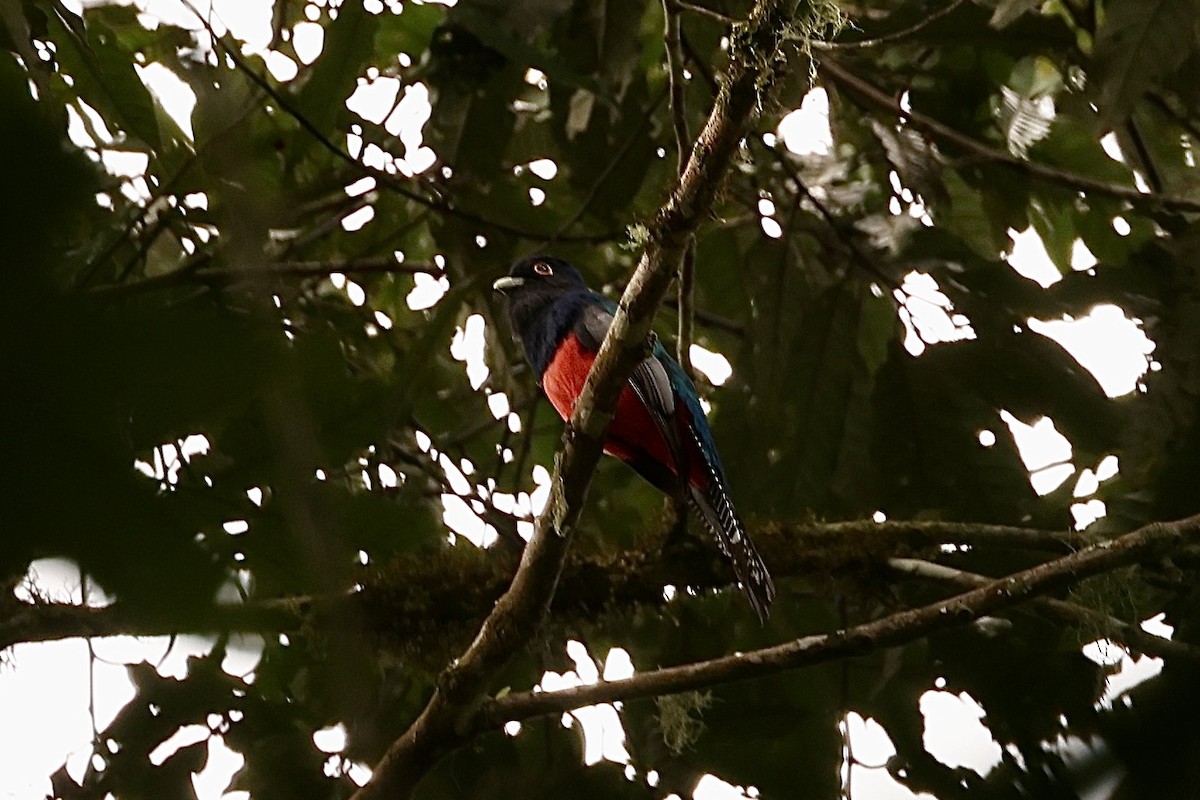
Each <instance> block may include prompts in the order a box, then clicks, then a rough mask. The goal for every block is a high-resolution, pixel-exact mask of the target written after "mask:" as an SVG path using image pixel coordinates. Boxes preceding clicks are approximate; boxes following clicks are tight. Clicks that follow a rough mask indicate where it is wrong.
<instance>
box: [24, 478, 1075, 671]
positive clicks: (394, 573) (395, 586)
mask: <svg viewBox="0 0 1200 800" xmlns="http://www.w3.org/2000/svg"><path fill="white" fill-rule="evenodd" d="M438 491H439V493H442V492H443V491H444V490H442V489H439V490H438ZM495 513H496V514H497V515H499V514H500V513H501V512H498V511H497V512H495ZM489 521H490V522H492V524H494V525H496V527H497V528H501V527H502V522H501V520H499V519H490V518H489ZM749 532H750V534H751V536H752V538H753V539H754V541H755V542H757V543H758V545H759V548H760V549H761V550H762V552H763V555H764V557H765V558H766V559H767V560H768V561H769V562H770V563H771V567H772V571H773V572H774V573H775V574H776V576H777V577H780V578H782V577H788V578H792V579H819V580H828V579H829V578H831V577H832V578H833V579H835V580H839V581H841V580H846V581H850V582H853V581H854V580H856V579H858V578H861V576H874V575H875V574H876V573H875V572H874V567H876V566H877V565H882V564H885V563H887V562H888V560H889V559H895V558H897V557H909V556H914V555H923V554H928V555H933V551H936V548H938V547H940V546H942V545H947V544H953V545H966V546H971V547H976V548H979V547H993V548H996V547H999V548H1007V549H1010V550H1011V549H1017V550H1027V551H1030V552H1032V553H1037V552H1050V553H1070V552H1074V551H1075V550H1078V549H1080V548H1082V547H1085V546H1087V545H1088V544H1095V543H1096V540H1095V539H1094V538H1093V537H1088V536H1085V535H1083V534H1072V533H1068V532H1062V533H1059V532H1056V531H1040V530H1034V529H1026V528H1010V527H1007V526H1001V525H978V524H972V523H949V522H884V523H876V522H873V521H871V520H855V521H851V522H836V523H823V524H803V525H783V524H778V523H765V524H757V525H755V524H752V525H751V526H750V529H749ZM475 556H477V557H475ZM511 577H512V560H511V559H507V558H500V557H496V555H495V554H494V553H482V552H478V551H473V550H466V551H461V550H449V551H444V552H439V553H436V554H423V555H422V556H420V557H408V558H401V559H397V560H396V561H394V562H392V563H391V564H389V565H387V566H385V567H383V569H382V571H380V572H379V573H377V574H376V575H374V576H373V577H367V578H363V579H362V580H361V581H360V582H361V583H362V584H363V585H364V588H363V590H362V591H361V592H356V593H354V594H350V595H337V596H329V597H287V598H278V599H270V600H258V601H252V602H249V603H238V604H229V605H217V606H213V607H210V608H206V609H202V610H200V611H199V612H197V615H196V616H195V617H194V618H191V619H188V618H180V617H173V618H171V619H169V620H167V619H153V620H147V619H143V618H142V617H141V616H139V615H137V614H134V613H130V612H129V611H128V610H127V609H126V608H125V607H123V606H121V605H120V604H119V603H117V604H113V605H109V606H104V607H89V606H81V605H74V604H69V603H40V602H39V603H24V602H19V601H16V600H15V599H13V600H7V601H4V602H0V650H3V649H5V648H6V647H10V646H12V645H14V644H19V643H23V642H45V641H55V640H60V639H71V638H83V637H104V636H121V635H127V636H162V635H170V634H178V633H212V632H225V631H228V632H242V633H289V632H292V631H296V630H300V629H303V628H305V627H310V628H311V627H320V623H319V620H318V618H319V617H320V615H321V613H322V612H323V611H324V610H326V609H330V608H332V607H333V606H334V605H336V604H338V603H343V604H352V605H356V606H359V608H357V609H355V613H356V614H359V615H360V616H361V617H362V618H363V619H364V620H365V627H366V629H367V630H368V631H370V632H372V633H375V634H377V635H379V636H381V637H385V638H388V639H391V640H406V639H410V638H413V637H417V636H420V635H422V633H423V632H425V631H427V630H428V629H429V626H430V625H433V626H436V627H439V628H442V629H446V628H453V627H455V626H459V627H462V626H467V625H474V624H476V623H477V622H478V620H480V619H482V618H483V617H484V616H485V615H486V614H487V611H488V609H491V608H492V607H494V605H495V603H496V600H497V599H499V597H500V596H501V595H502V594H503V593H504V590H505V589H506V588H507V586H508V584H509V582H510V580H511ZM730 578H731V575H730V574H729V572H728V571H727V570H725V569H723V568H722V567H721V565H720V564H719V563H718V562H717V561H716V559H715V558H713V554H712V553H711V552H708V551H705V550H693V551H688V552H686V553H680V552H676V551H664V550H663V549H662V548H660V547H652V546H649V547H648V546H642V547H638V548H635V549H632V550H628V551H624V552H620V553H616V554H612V555H610V556H591V555H589V556H575V557H571V558H569V559H568V560H567V562H566V564H565V565H564V567H563V570H562V577H561V579H560V583H561V585H562V589H560V590H559V591H558V592H557V593H556V594H555V597H554V602H553V611H554V613H555V615H556V616H558V617H562V618H571V617H578V616H584V617H587V618H594V617H595V615H596V610H597V609H612V608H618V609H619V608H631V607H634V606H637V605H644V604H655V603H662V602H664V601H663V596H662V589H663V586H665V585H667V584H672V585H675V586H688V587H694V588H701V589H719V588H723V587H728V586H729V585H730ZM414 587H416V588H415V590H414Z"/></svg>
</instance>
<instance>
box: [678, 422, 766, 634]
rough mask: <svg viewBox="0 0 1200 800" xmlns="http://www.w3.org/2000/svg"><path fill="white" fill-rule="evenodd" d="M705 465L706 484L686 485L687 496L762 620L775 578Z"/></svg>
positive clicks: (720, 482) (715, 476) (721, 485)
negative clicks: (697, 485) (704, 486)
mask: <svg viewBox="0 0 1200 800" xmlns="http://www.w3.org/2000/svg"><path fill="white" fill-rule="evenodd" d="M697 443H698V444H699V442H697ZM705 466H706V467H708V469H707V470H706V471H707V472H708V487H707V488H705V489H699V488H697V487H695V486H691V485H689V486H688V487H687V488H688V500H690V501H691V503H692V507H693V508H695V509H696V513H697V514H698V515H699V516H700V519H701V520H703V521H704V525H705V527H707V528H708V530H709V532H710V533H712V535H713V538H715V539H716V540H717V547H719V548H720V549H721V552H722V553H723V554H725V556H727V557H728V558H729V560H730V562H732V564H733V572H734V574H735V575H737V579H738V585H739V586H740V587H741V590H742V593H743V594H745V595H746V599H747V600H749V601H750V606H751V607H752V608H753V609H754V613H755V614H757V615H758V620H759V622H766V619H767V614H768V613H770V610H771V601H772V600H774V599H775V582H774V581H772V580H771V573H770V572H768V571H767V565H766V564H765V563H763V560H762V556H760V555H759V554H758V548H756V547H755V546H754V542H752V541H750V537H749V536H747V535H746V528H745V527H744V526H743V525H742V520H741V518H740V517H739V516H738V514H737V511H735V510H734V508H733V501H731V500H730V499H729V493H728V492H727V491H726V490H725V482H724V481H723V480H722V479H721V476H720V475H719V474H718V473H717V471H716V470H715V469H713V468H712V465H711V464H707V463H706V464H705Z"/></svg>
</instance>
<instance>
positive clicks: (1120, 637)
mask: <svg viewBox="0 0 1200 800" xmlns="http://www.w3.org/2000/svg"><path fill="white" fill-rule="evenodd" d="M888 566H890V567H891V568H892V569H894V570H895V571H897V572H900V573H902V574H905V575H912V576H914V577H917V578H926V579H929V580H934V581H939V582H941V583H951V584H954V585H955V586H967V587H980V586H987V585H988V584H989V583H991V582H992V578H989V577H987V576H986V575H978V574H976V573H974V572H965V571H963V570H960V569H954V568H953V567H947V566H945V565H943V564H935V563H933V562H932V561H923V560H922V559H919V558H891V559H888ZM1033 604H1034V605H1035V606H1036V607H1037V608H1039V609H1041V610H1042V611H1044V612H1046V613H1047V614H1048V615H1049V616H1051V617H1054V618H1055V619H1057V620H1059V621H1060V622H1064V623H1066V624H1067V625H1071V626H1073V627H1075V628H1081V629H1084V630H1087V631H1094V632H1096V633H1103V634H1104V635H1105V636H1106V637H1108V638H1110V639H1116V640H1117V641H1119V642H1121V643H1122V644H1124V645H1125V646H1126V647H1127V648H1129V649H1130V650H1138V651H1140V652H1143V653H1147V654H1149V655H1152V656H1158V657H1159V658H1164V657H1172V658H1183V659H1187V660H1189V661H1193V662H1197V663H1200V647H1196V646H1195V645H1190V644H1187V643H1184V642H1175V641H1172V640H1171V639H1164V638H1163V637H1161V636H1155V635H1154V634H1151V633H1147V632H1146V631H1144V630H1142V629H1141V628H1140V627H1138V626H1137V625H1132V624H1130V623H1128V622H1125V621H1124V620H1120V619H1117V618H1116V617H1112V616H1109V615H1108V614H1104V613H1102V612H1100V611H1096V610H1095V609H1091V608H1087V607H1086V606H1081V605H1079V604H1078V603H1068V602H1067V601H1065V600H1058V599H1055V598H1053V597H1037V598H1034V599H1033Z"/></svg>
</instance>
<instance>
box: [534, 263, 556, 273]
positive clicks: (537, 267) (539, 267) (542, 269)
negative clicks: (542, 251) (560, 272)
mask: <svg viewBox="0 0 1200 800" xmlns="http://www.w3.org/2000/svg"><path fill="white" fill-rule="evenodd" d="M533 271H534V272H536V273H537V274H538V275H553V274H554V268H553V267H551V266H550V265H549V264H547V263H546V262H545V261H538V262H537V263H535V264H534V265H533Z"/></svg>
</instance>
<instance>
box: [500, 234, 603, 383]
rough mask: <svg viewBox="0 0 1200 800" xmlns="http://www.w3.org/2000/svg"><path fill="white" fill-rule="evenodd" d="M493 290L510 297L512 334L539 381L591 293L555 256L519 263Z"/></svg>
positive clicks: (530, 259) (581, 279)
mask: <svg viewBox="0 0 1200 800" xmlns="http://www.w3.org/2000/svg"><path fill="white" fill-rule="evenodd" d="M492 288H493V289H495V290H496V291H497V292H500V293H501V294H503V295H504V296H505V297H507V298H508V318H509V320H510V321H511V322H512V328H513V333H515V334H516V335H517V336H519V337H520V339H521V343H522V344H523V345H524V347H525V356H526V357H527V358H528V359H529V363H530V364H531V365H533V368H534V370H535V371H536V373H537V375H538V376H539V378H540V376H541V373H542V372H543V371H544V370H545V369H546V365H547V364H549V363H550V359H551V358H552V357H553V355H554V350H555V348H557V347H558V344H559V342H560V341H562V337H563V336H565V335H566V334H567V332H568V331H569V330H570V328H571V325H572V324H573V323H574V321H575V317H576V315H577V314H578V312H579V309H580V307H581V306H582V305H583V304H584V303H586V302H588V300H589V298H590V297H591V296H592V293H591V291H590V290H589V289H588V287H587V284H586V283H584V282H583V276H582V275H580V274H579V271H578V270H576V269H575V268H574V267H573V266H571V265H570V264H568V263H567V262H566V261H563V260H562V259H561V258H555V257H553V256H532V257H530V258H526V259H523V260H521V261H518V262H517V263H516V264H514V265H513V268H512V269H511V270H509V272H508V275H507V276H506V277H503V278H500V279H499V280H497V281H496V282H495V283H493V284H492Z"/></svg>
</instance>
